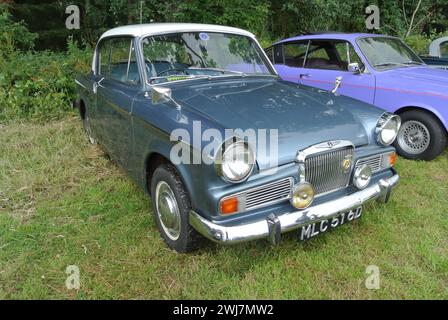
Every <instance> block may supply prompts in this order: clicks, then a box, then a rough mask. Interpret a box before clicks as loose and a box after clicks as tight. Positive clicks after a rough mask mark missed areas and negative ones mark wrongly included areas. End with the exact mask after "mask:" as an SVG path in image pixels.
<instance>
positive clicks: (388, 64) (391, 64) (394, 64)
mask: <svg viewBox="0 0 448 320" xmlns="http://www.w3.org/2000/svg"><path fill="white" fill-rule="evenodd" d="M387 66H402V67H409V64H405V63H401V62H383V63H378V64H375V65H374V67H375V68H376V67H387Z"/></svg>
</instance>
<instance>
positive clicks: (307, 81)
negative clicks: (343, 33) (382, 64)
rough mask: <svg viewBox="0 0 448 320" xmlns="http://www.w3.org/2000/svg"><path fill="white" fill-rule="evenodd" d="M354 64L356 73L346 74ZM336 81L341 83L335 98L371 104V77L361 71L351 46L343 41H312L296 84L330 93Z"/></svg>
mask: <svg viewBox="0 0 448 320" xmlns="http://www.w3.org/2000/svg"><path fill="white" fill-rule="evenodd" d="M354 62H356V63H358V65H359V67H360V72H350V71H348V65H349V64H350V63H354ZM338 77H341V79H342V83H341V86H340V87H339V89H338V93H339V94H342V95H346V96H349V97H352V98H355V99H358V100H361V101H364V102H367V103H373V102H374V98H375V76H374V75H372V74H370V73H369V72H368V71H367V70H366V69H365V67H364V64H363V62H362V60H361V59H360V58H359V56H358V54H357V53H356V51H355V50H354V48H353V46H352V45H351V44H350V43H349V42H347V41H343V40H312V41H311V43H310V45H309V47H308V53H307V55H306V59H305V68H304V71H303V72H302V73H301V75H300V83H302V84H304V85H309V86H312V87H317V88H321V89H324V90H329V91H330V90H333V89H334V88H335V83H336V78H338Z"/></svg>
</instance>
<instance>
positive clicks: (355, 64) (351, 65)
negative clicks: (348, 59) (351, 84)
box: [347, 62, 361, 74]
mask: <svg viewBox="0 0 448 320" xmlns="http://www.w3.org/2000/svg"><path fill="white" fill-rule="evenodd" d="M347 69H348V71H349V72H352V73H356V74H359V73H361V68H360V67H359V64H358V62H353V63H349V65H348V67H347Z"/></svg>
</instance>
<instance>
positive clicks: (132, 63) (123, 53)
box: [99, 38, 140, 84]
mask: <svg viewBox="0 0 448 320" xmlns="http://www.w3.org/2000/svg"><path fill="white" fill-rule="evenodd" d="M99 67H100V70H99V73H100V75H101V76H103V77H105V78H107V79H113V80H116V81H120V82H124V83H131V84H137V83H139V82H140V75H139V72H138V67H137V60H136V56H135V50H134V46H133V44H132V39H130V38H118V39H111V40H106V41H105V42H103V44H102V45H101V48H100V63H99Z"/></svg>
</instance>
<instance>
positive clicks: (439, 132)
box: [394, 110, 447, 161]
mask: <svg viewBox="0 0 448 320" xmlns="http://www.w3.org/2000/svg"><path fill="white" fill-rule="evenodd" d="M400 118H401V123H402V124H404V123H406V122H408V121H412V120H415V121H418V122H421V123H422V124H424V125H425V126H426V128H428V131H429V134H430V137H431V140H430V143H429V147H428V148H427V149H426V150H425V151H424V152H422V153H420V154H410V153H408V152H406V151H404V150H403V149H402V148H401V147H400V145H399V143H398V139H396V140H395V142H394V147H395V148H396V149H397V152H398V154H399V155H401V156H402V157H404V158H407V159H411V160H426V161H431V160H433V159H435V158H436V157H437V156H439V155H440V154H441V153H442V152H443V151H444V150H445V147H446V145H447V138H446V131H445V128H443V126H442V125H441V123H440V122H439V120H438V119H437V118H435V117H434V116H433V115H430V114H428V113H426V112H424V111H418V110H411V111H406V112H404V113H402V114H401V115H400Z"/></svg>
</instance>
